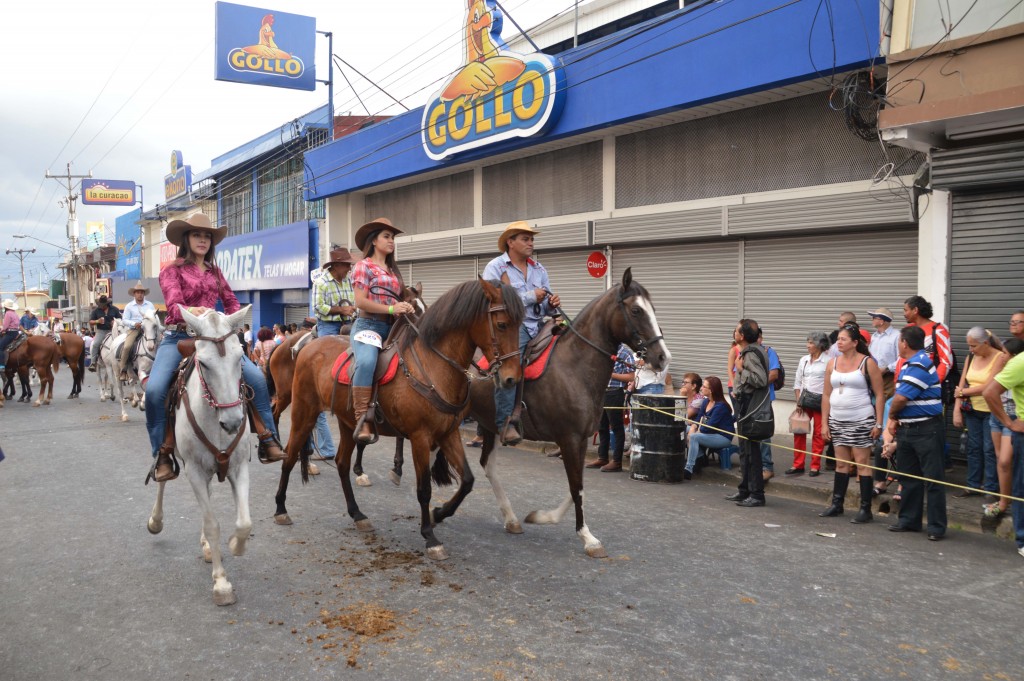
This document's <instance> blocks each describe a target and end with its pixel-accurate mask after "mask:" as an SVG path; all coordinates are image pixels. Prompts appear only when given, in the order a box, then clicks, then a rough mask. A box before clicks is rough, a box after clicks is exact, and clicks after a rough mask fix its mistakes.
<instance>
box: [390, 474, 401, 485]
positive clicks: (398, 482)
mask: <svg viewBox="0 0 1024 681" xmlns="http://www.w3.org/2000/svg"><path fill="white" fill-rule="evenodd" d="M388 479H389V480H391V482H393V483H395V487H398V486H399V485H401V484H402V476H401V475H399V474H398V473H396V472H394V471H388Z"/></svg>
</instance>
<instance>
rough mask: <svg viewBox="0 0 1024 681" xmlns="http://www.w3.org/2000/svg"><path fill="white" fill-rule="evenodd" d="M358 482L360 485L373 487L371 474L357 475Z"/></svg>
mask: <svg viewBox="0 0 1024 681" xmlns="http://www.w3.org/2000/svg"><path fill="white" fill-rule="evenodd" d="M356 484H357V485H359V486H360V487H373V480H370V476H369V475H367V474H366V473H363V474H362V475H359V476H356Z"/></svg>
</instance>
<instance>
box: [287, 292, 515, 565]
mask: <svg viewBox="0 0 1024 681" xmlns="http://www.w3.org/2000/svg"><path fill="white" fill-rule="evenodd" d="M523 315H524V308H523V303H522V301H520V300H519V297H518V295H516V293H515V291H514V290H513V289H512V287H510V286H507V285H504V284H501V283H499V282H495V283H493V284H492V283H490V282H487V281H484V280H483V279H480V280H478V281H467V282H464V283H462V284H459V285H458V286H456V287H454V288H452V289H451V290H450V291H448V292H446V293H445V294H444V295H442V296H441V298H440V299H438V301H437V302H436V303H435V304H434V305H432V306H431V307H430V309H428V310H427V311H426V313H424V315H423V318H422V320H421V321H420V323H419V325H418V327H417V326H414V325H413V324H412V323H409V322H408V321H403V322H399V323H402V324H403V327H404V328H402V329H400V330H399V331H398V332H397V333H396V334H395V339H394V342H393V343H389V345H388V347H389V348H390V347H392V346H395V347H396V348H397V351H398V357H399V366H400V367H401V371H399V372H398V374H397V376H396V377H395V378H394V379H393V380H391V381H390V382H388V383H385V384H384V385H381V386H380V387H379V389H378V391H377V395H376V398H375V399H376V402H377V409H378V410H380V411H381V412H382V413H383V417H384V418H385V419H386V420H387V425H388V426H389V428H390V429H391V430H390V432H389V434H400V435H402V436H403V437H405V438H406V439H408V440H409V442H410V443H411V444H412V457H413V463H414V466H415V469H416V497H417V500H418V501H419V504H420V517H421V523H420V534H422V535H423V537H424V539H426V545H427V550H426V553H427V556H428V557H430V558H432V559H435V560H443V559H445V558H447V557H448V556H447V553H446V552H445V549H444V546H443V545H442V544H441V542H439V541H438V540H437V538H436V537H435V536H434V524H435V523H439V522H441V521H442V520H444V519H445V518H447V517H448V516H450V515H452V514H453V513H454V512H455V510H456V509H457V508H458V506H459V504H460V503H462V500H463V499H464V498H465V497H466V495H467V494H469V492H470V490H472V488H473V473H472V471H471V470H470V469H469V467H468V466H467V465H466V455H465V451H464V450H463V448H462V438H461V435H460V433H459V429H458V427H459V423H460V422H461V421H462V416H463V413H464V412H465V408H466V403H467V400H468V399H469V380H470V379H469V376H468V375H467V373H466V370H467V369H468V367H469V366H470V363H471V361H472V359H473V352H474V350H475V349H476V348H478V347H479V348H481V349H482V350H483V351H484V352H485V354H486V356H487V357H488V359H489V360H490V361H491V369H490V372H491V375H492V376H493V375H496V380H497V381H498V382H499V383H500V384H501V385H505V386H510V387H511V386H513V385H515V384H516V383H517V382H518V381H519V380H520V378H521V376H522V370H521V368H520V364H519V325H520V324H521V323H522V319H523ZM346 347H347V343H346V342H345V341H344V340H343V339H342V338H341V337H339V336H325V337H323V338H318V339H316V340H315V341H312V342H311V343H310V344H309V345H308V346H307V347H306V348H305V349H304V350H303V351H302V353H300V354H299V356H298V361H297V362H296V365H295V377H294V379H293V383H292V385H293V388H292V400H293V401H292V428H291V435H290V437H289V438H288V447H287V458H286V459H285V461H284V464H283V465H282V469H281V482H280V486H279V487H278V492H277V496H276V501H277V511H276V512H275V514H274V519H275V520H276V521H277V523H278V524H282V525H288V524H291V518H290V517H289V516H288V511H287V509H286V508H285V500H286V497H287V490H288V476H289V475H290V473H291V470H292V468H293V467H294V466H295V462H296V461H297V460H298V458H299V453H300V451H301V453H302V479H303V481H306V480H307V479H308V478H307V466H308V457H309V450H308V448H307V447H306V446H305V445H306V442H307V440H308V439H309V435H310V433H311V432H312V430H313V427H314V425H315V423H316V418H317V415H318V414H319V413H320V412H321V411H324V410H325V409H330V410H331V411H333V412H334V414H335V415H336V416H337V417H338V425H339V428H340V430H341V444H340V446H339V447H338V455H337V459H338V461H337V466H338V476H339V477H340V478H341V488H342V490H343V491H344V493H345V501H346V503H347V507H348V514H349V516H350V517H351V518H352V519H353V520H354V521H355V524H356V527H357V528H358V529H359V530H362V531H370V530H372V529H373V526H372V524H371V523H370V521H369V519H367V517H366V516H365V515H363V513H362V511H360V510H359V507H358V506H357V505H356V501H355V498H354V496H353V493H352V482H351V480H350V479H349V466H350V463H351V458H352V449H353V448H354V446H355V438H354V437H353V430H354V428H355V426H356V419H355V416H354V414H353V412H352V406H351V401H350V398H349V386H347V385H342V384H339V383H338V382H337V380H336V378H335V376H334V373H333V372H332V368H333V366H334V362H335V360H336V359H337V358H338V356H339V355H341V354H342V352H343V351H344V350H345V349H346ZM436 446H440V447H441V449H442V451H443V452H444V456H443V457H439V458H438V459H437V462H436V463H435V464H434V466H433V469H431V465H430V454H431V451H432V450H433V448H434V447H436ZM453 471H454V473H455V475H456V476H458V478H459V480H460V484H459V488H458V491H457V492H456V493H455V495H454V496H453V497H452V498H451V499H450V500H449V501H448V502H447V503H446V504H444V506H442V507H439V508H435V509H434V510H433V512H431V510H430V493H431V478H433V480H434V482H436V483H437V484H439V485H442V484H451V482H452V478H451V473H452V472H453Z"/></svg>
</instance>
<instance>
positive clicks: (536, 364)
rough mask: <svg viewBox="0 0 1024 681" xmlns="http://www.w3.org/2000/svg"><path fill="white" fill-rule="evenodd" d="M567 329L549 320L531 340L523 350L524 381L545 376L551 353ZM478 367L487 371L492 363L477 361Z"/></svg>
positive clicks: (483, 358) (483, 359)
mask: <svg viewBox="0 0 1024 681" xmlns="http://www.w3.org/2000/svg"><path fill="white" fill-rule="evenodd" d="M564 330H565V327H564V326H562V325H561V324H558V323H556V322H555V321H554V320H553V319H549V320H548V321H547V322H545V323H544V325H543V326H542V327H541V328H540V329H539V330H538V331H537V335H536V336H534V337H533V338H531V339H530V342H529V343H527V344H526V348H525V349H524V350H523V360H522V364H523V380H524V381H536V380H537V379H538V378H540V377H541V376H543V375H544V372H545V371H547V368H548V360H549V359H550V358H551V352H552V351H553V350H554V349H555V343H557V342H558V338H559V337H560V336H561V335H562V333H563V332H564ZM477 366H479V367H480V368H481V369H482V370H484V371H486V370H487V368H488V367H490V362H489V361H488V359H487V358H486V357H481V358H480V359H478V360H477Z"/></svg>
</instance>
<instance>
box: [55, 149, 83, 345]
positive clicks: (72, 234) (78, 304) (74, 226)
mask: <svg viewBox="0 0 1024 681" xmlns="http://www.w3.org/2000/svg"><path fill="white" fill-rule="evenodd" d="M46 177H47V178H53V179H55V180H58V181H60V180H63V182H61V184H62V185H64V187H65V189H67V192H68V195H67V197H65V199H64V200H63V201H64V202H66V203H67V209H68V238H69V239H70V240H71V262H72V264H73V266H74V268H75V323H76V325H78V327H79V328H81V322H82V319H81V308H82V298H81V296H80V295H79V294H80V290H79V286H78V218H77V217H76V216H75V201H77V200H78V194H75V185H76V184H77V183H76V182H73V181H72V180H81V179H88V178H91V177H92V171H89V173H88V174H87V175H72V174H71V163H70V161H69V162H68V165H67V173H66V174H65V175H51V174H50V171H49V170H47V171H46Z"/></svg>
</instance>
